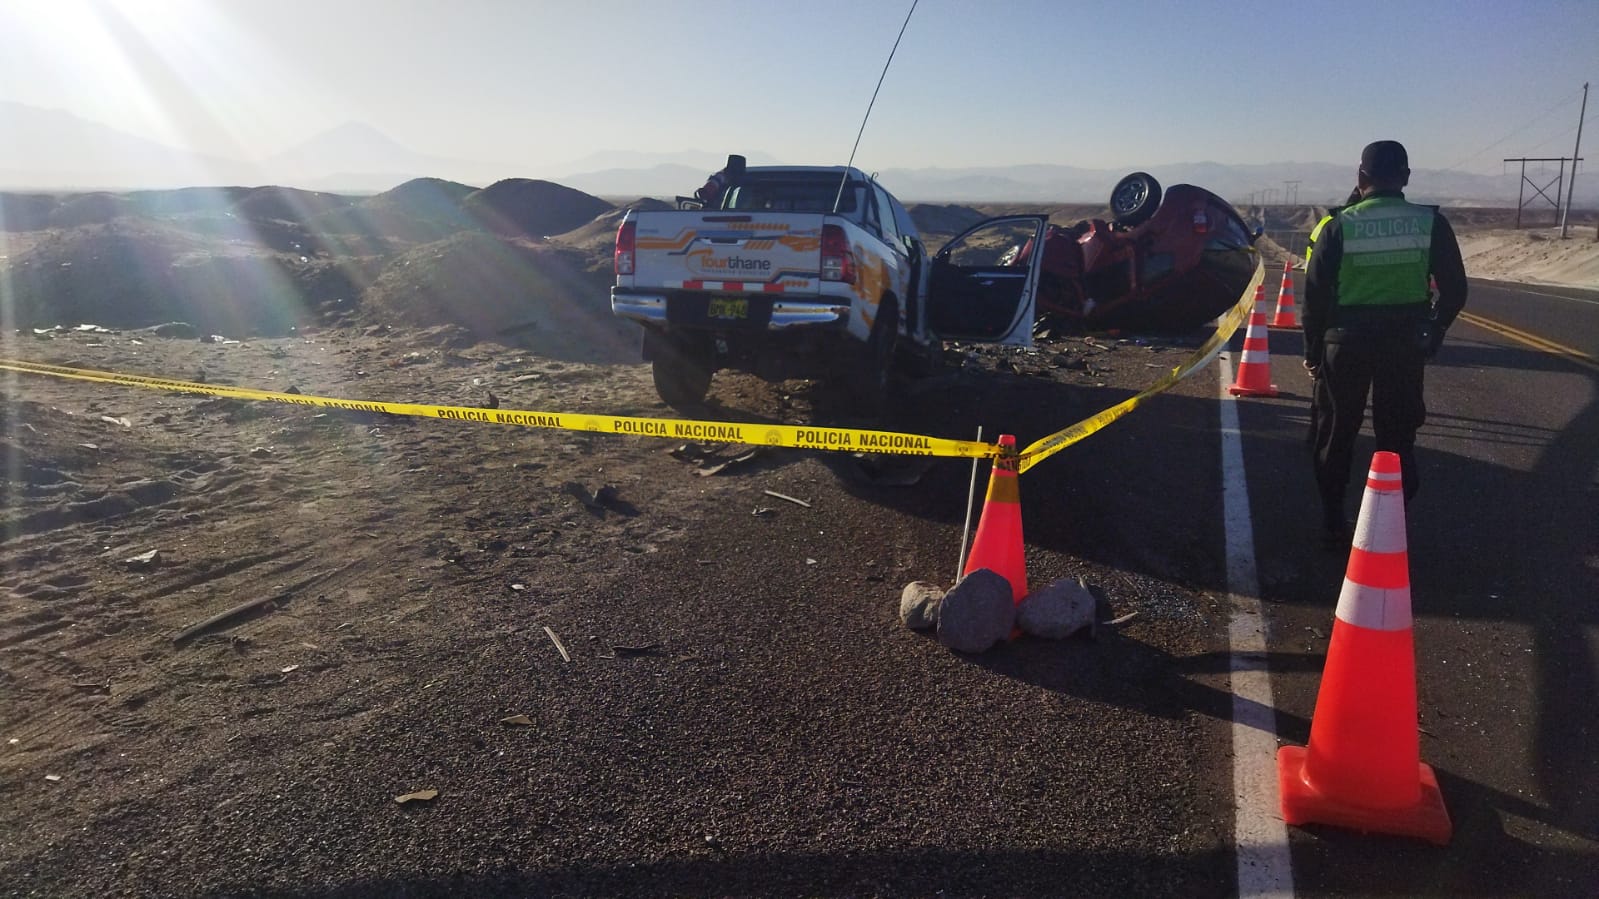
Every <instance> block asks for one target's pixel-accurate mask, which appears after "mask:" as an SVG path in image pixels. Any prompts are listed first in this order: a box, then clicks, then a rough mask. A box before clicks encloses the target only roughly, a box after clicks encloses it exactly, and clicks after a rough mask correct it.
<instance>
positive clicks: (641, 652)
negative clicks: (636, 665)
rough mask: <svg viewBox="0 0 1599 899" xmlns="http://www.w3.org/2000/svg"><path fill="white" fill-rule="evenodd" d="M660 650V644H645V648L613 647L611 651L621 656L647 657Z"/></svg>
mask: <svg viewBox="0 0 1599 899" xmlns="http://www.w3.org/2000/svg"><path fill="white" fill-rule="evenodd" d="M660 648H661V644H659V643H645V644H644V645H643V646H612V647H611V651H612V652H614V653H616V654H617V655H619V656H645V655H650V654H652V653H654V652H655V651H656V650H658V649H660Z"/></svg>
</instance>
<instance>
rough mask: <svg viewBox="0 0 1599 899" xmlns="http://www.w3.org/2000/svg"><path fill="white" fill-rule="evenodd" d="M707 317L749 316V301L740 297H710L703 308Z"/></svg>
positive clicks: (731, 317) (732, 317)
mask: <svg viewBox="0 0 1599 899" xmlns="http://www.w3.org/2000/svg"><path fill="white" fill-rule="evenodd" d="M705 315H706V316H707V317H708V318H720V319H733V320H737V319H745V318H749V317H750V301H749V300H746V299H744V298H742V297H712V298H711V304H710V306H709V307H708V308H707V309H706V310H705Z"/></svg>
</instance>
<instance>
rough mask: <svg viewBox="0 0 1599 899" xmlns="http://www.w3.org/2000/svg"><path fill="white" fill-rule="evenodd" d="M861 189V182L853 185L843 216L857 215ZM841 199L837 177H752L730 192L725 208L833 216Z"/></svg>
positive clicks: (746, 178)
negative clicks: (856, 208)
mask: <svg viewBox="0 0 1599 899" xmlns="http://www.w3.org/2000/svg"><path fill="white" fill-rule="evenodd" d="M859 189H860V184H859V182H851V183H850V185H849V187H848V188H847V189H846V190H845V191H844V198H843V202H842V203H841V204H840V206H839V209H838V211H839V212H842V213H844V214H846V215H847V214H849V213H853V212H854V211H855V197H856V194H857V192H858V191H859ZM837 198H838V179H837V178H835V177H828V176H817V177H794V176H791V175H790V176H784V177H780V178H765V177H761V176H760V175H757V174H754V173H750V174H746V175H745V177H744V180H743V181H741V182H739V184H738V186H737V187H735V188H733V189H732V190H731V191H729V192H728V195H727V198H726V200H725V201H724V202H723V204H722V208H723V209H731V210H738V211H741V212H832V211H833V202H834V200H836V199H837Z"/></svg>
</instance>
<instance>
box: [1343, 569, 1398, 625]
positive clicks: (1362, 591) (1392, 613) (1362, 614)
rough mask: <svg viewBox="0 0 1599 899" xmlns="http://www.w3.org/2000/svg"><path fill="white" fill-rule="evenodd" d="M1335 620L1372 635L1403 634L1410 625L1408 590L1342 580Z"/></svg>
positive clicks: (1346, 579)
mask: <svg viewBox="0 0 1599 899" xmlns="http://www.w3.org/2000/svg"><path fill="white" fill-rule="evenodd" d="M1337 615H1338V620H1340V621H1342V622H1343V623H1345V624H1352V625H1354V626H1355V627H1363V628H1365V629H1366V630H1371V631H1402V630H1407V629H1409V627H1410V624H1411V614H1410V588H1409V587H1393V588H1389V589H1383V588H1381V587H1368V586H1366V585H1365V584H1357V583H1355V582H1354V581H1351V580H1350V579H1349V578H1344V589H1343V590H1342V591H1341V592H1340V593H1339V594H1338V612H1337Z"/></svg>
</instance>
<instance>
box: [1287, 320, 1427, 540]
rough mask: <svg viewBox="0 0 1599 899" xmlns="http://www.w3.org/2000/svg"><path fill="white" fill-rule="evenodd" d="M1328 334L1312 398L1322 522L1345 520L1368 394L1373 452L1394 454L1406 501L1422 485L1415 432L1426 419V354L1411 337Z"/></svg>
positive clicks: (1334, 524)
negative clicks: (1383, 451) (1372, 432)
mask: <svg viewBox="0 0 1599 899" xmlns="http://www.w3.org/2000/svg"><path fill="white" fill-rule="evenodd" d="M1339 336H1341V337H1342V338H1343V339H1342V340H1340V341H1338V342H1334V340H1333V335H1331V334H1329V337H1328V341H1327V343H1326V344H1325V345H1324V352H1323V355H1322V365H1321V375H1320V377H1318V378H1317V379H1316V384H1315V393H1314V396H1313V397H1312V399H1311V402H1312V409H1311V426H1312V432H1311V444H1312V449H1313V452H1314V454H1315V468H1316V485H1317V487H1318V488H1319V489H1320V491H1321V502H1322V510H1323V513H1324V516H1325V523H1326V525H1327V526H1328V527H1330V528H1335V527H1341V526H1342V525H1343V523H1344V495H1345V493H1346V492H1347V488H1348V485H1349V474H1350V471H1349V470H1350V467H1351V465H1352V464H1353V461H1354V459H1353V457H1354V450H1355V438H1356V436H1358V435H1359V434H1360V425H1361V422H1362V421H1363V420H1364V419H1365V414H1366V396H1367V393H1368V392H1369V393H1370V395H1371V424H1372V430H1373V431H1375V432H1376V435H1377V449H1378V450H1379V451H1381V450H1387V451H1390V452H1394V453H1397V454H1398V455H1399V464H1400V470H1401V472H1402V474H1403V476H1404V483H1405V500H1406V502H1409V501H1410V500H1411V499H1412V498H1414V497H1415V495H1416V491H1417V490H1418V489H1419V488H1420V487H1421V480H1420V478H1419V476H1418V475H1417V473H1416V454H1415V447H1416V431H1417V430H1419V429H1420V428H1421V425H1422V422H1424V421H1425V420H1426V418H1427V407H1426V405H1425V403H1424V402H1423V401H1422V379H1423V373H1424V372H1425V371H1426V359H1425V358H1424V357H1423V356H1422V353H1421V351H1420V349H1419V348H1418V347H1417V345H1416V339H1415V336H1414V335H1413V334H1412V333H1410V332H1409V331H1406V330H1403V329H1401V333H1379V334H1360V335H1357V334H1349V335H1339Z"/></svg>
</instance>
